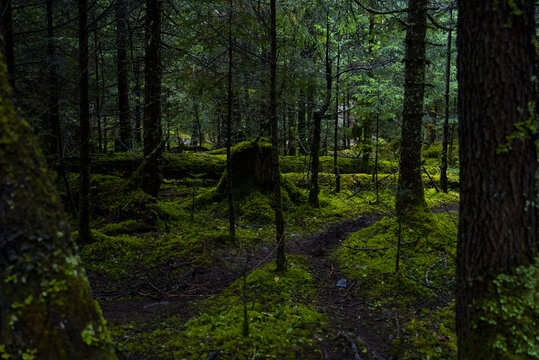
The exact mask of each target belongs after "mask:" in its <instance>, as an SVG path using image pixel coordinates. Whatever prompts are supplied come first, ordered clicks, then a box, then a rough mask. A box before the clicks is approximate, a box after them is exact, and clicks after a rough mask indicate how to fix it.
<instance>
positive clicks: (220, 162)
mask: <svg viewBox="0 0 539 360" xmlns="http://www.w3.org/2000/svg"><path fill="white" fill-rule="evenodd" d="M142 160H143V156H142V153H138V152H127V153H114V154H108V155H101V156H99V157H98V158H97V159H95V160H94V161H93V162H92V173H99V174H108V175H117V176H122V177H128V176H130V175H131V174H133V173H134V172H135V171H136V170H137V168H138V166H139V165H140V163H141V162H142ZM65 165H66V167H67V169H68V170H70V171H73V172H76V171H77V170H78V167H79V160H78V159H76V158H71V159H68V160H66V162H65ZM162 166H163V176H164V177H165V178H167V179H183V178H187V177H189V176H191V175H192V174H204V176H205V178H208V179H214V180H217V179H219V177H220V176H221V174H222V172H223V170H224V169H225V167H226V156H223V155H210V154H208V153H199V152H184V153H181V154H171V153H165V154H164V155H163V159H162Z"/></svg>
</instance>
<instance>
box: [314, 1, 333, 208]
mask: <svg viewBox="0 0 539 360" xmlns="http://www.w3.org/2000/svg"><path fill="white" fill-rule="evenodd" d="M325 11H326V54H325V58H326V60H325V63H326V98H325V100H324V103H323V104H322V106H321V107H320V108H319V109H318V110H317V111H315V112H314V115H313V122H314V126H313V136H312V142H311V184H310V189H309V204H310V205H311V206H313V207H319V206H320V202H319V200H318V194H319V193H320V184H319V182H318V172H319V165H320V157H319V156H320V135H321V134H320V133H321V131H322V118H323V117H324V115H325V114H326V112H327V111H328V109H329V106H330V103H331V88H332V82H333V77H332V74H331V60H330V58H329V42H330V31H329V9H325Z"/></svg>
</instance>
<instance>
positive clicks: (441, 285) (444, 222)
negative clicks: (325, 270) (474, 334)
mask: <svg viewBox="0 0 539 360" xmlns="http://www.w3.org/2000/svg"><path fill="white" fill-rule="evenodd" d="M450 216H451V215H450V214H436V215H434V214H431V213H429V212H422V213H415V214H408V217H407V218H406V219H405V221H403V222H402V223H401V225H399V222H398V220H397V219H396V218H384V219H382V220H380V221H378V222H377V223H376V224H375V225H373V226H370V227H368V228H365V229H362V230H360V231H358V232H356V233H353V234H351V235H350V236H349V237H348V238H347V239H346V241H345V242H344V245H346V246H350V247H353V248H359V249H373V250H353V249H350V248H346V247H342V248H340V249H338V251H337V253H336V256H337V259H338V261H339V263H341V264H342V267H343V270H344V272H345V273H346V274H347V275H348V276H350V277H351V278H354V279H357V281H360V282H363V281H368V286H366V287H365V288H366V289H368V293H369V294H370V296H372V297H373V298H377V299H380V301H383V302H388V303H389V305H394V304H393V301H396V302H397V303H398V304H400V306H403V307H405V306H408V305H410V304H411V303H413V302H414V301H417V300H418V299H423V300H424V299H426V298H429V297H431V298H432V297H434V295H440V294H439V293H438V291H441V292H442V293H444V294H446V295H447V296H450V293H451V289H448V288H447V287H446V286H447V284H450V283H451V282H453V278H454V259H455V256H456V249H455V238H456V227H455V225H454V224H453V222H452V220H451V217H450ZM399 231H400V237H401V253H400V257H399V259H400V260H399V274H393V273H394V272H395V270H396V259H397V249H398V247H397V244H398V239H399ZM374 249H378V250H374ZM431 267H432V268H431ZM427 271H428V275H427V279H428V283H425V282H426V281H427V280H425V276H426V275H425V274H426V273H427ZM381 274H386V275H381ZM425 285H426V286H425ZM431 289H437V292H436V293H434V292H433V291H432V290H431ZM394 291H397V292H399V293H402V294H406V295H404V296H401V297H399V298H398V299H397V298H395V299H391V300H389V297H387V293H388V292H394Z"/></svg>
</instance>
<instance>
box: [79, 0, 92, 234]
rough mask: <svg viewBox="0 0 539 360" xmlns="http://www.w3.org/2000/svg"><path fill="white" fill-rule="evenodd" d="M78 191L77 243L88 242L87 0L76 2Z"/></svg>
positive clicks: (88, 110)
mask: <svg viewBox="0 0 539 360" xmlns="http://www.w3.org/2000/svg"><path fill="white" fill-rule="evenodd" d="M78 18H79V102H80V104H79V106H80V108H79V109H80V110H79V111H80V114H79V117H80V190H79V241H80V242H81V243H82V244H84V243H88V242H90V103H89V97H88V88H89V86H88V0H78Z"/></svg>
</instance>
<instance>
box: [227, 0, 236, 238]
mask: <svg viewBox="0 0 539 360" xmlns="http://www.w3.org/2000/svg"><path fill="white" fill-rule="evenodd" d="M228 6H229V9H228V11H229V14H228V84H227V85H228V89H227V119H226V171H227V176H226V185H227V200H228V229H229V230H228V231H229V234H230V236H232V237H236V210H235V206H234V193H233V191H232V177H233V174H232V158H231V154H230V148H231V146H232V113H233V111H232V104H233V96H232V95H233V94H232V66H233V48H232V45H233V44H232V19H233V15H234V12H233V10H234V4H233V3H232V0H229V1H228Z"/></svg>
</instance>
